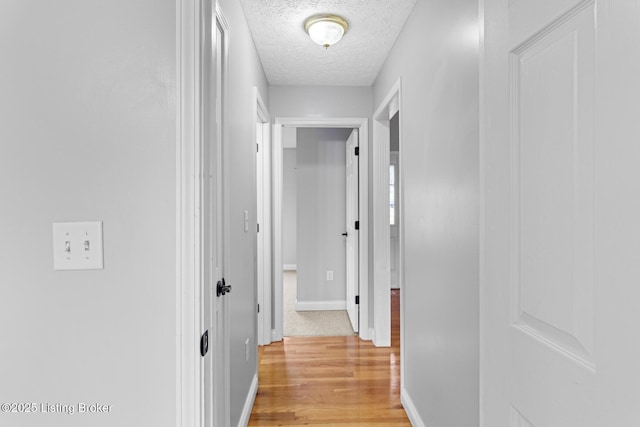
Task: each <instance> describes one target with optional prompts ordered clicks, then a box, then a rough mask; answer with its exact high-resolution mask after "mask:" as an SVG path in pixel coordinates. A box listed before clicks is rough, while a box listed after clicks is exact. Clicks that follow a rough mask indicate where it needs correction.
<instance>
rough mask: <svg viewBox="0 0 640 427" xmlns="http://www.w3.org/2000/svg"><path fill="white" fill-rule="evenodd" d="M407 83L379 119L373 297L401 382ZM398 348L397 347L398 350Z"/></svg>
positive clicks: (379, 333) (378, 329)
mask: <svg viewBox="0 0 640 427" xmlns="http://www.w3.org/2000/svg"><path fill="white" fill-rule="evenodd" d="M400 89H401V82H400V80H398V81H397V82H396V84H395V85H394V86H393V87H392V88H391V90H390V91H389V93H388V94H387V96H386V97H385V98H384V99H383V100H382V102H381V103H380V104H379V106H378V108H377V109H376V111H375V113H374V115H373V118H374V121H373V144H372V146H373V147H372V148H373V150H372V166H373V170H372V176H373V180H372V182H373V188H372V194H373V211H372V212H373V242H372V250H373V257H372V258H373V261H374V264H373V288H374V291H373V297H374V301H375V304H374V307H375V311H374V316H373V317H374V322H373V324H374V336H373V340H374V343H375V344H376V345H377V346H391V347H393V348H394V349H397V351H398V354H397V356H398V358H399V359H400V367H401V370H400V372H401V374H400V377H401V379H400V380H401V383H402V384H404V369H403V367H404V363H403V362H404V361H403V354H404V353H403V351H402V348H403V344H404V340H403V336H404V324H403V322H402V320H403V306H404V304H403V300H404V296H403V295H402V293H401V288H402V282H403V241H404V227H403V216H404V215H403V185H402V183H403V179H402V176H403V174H402V148H401V147H402V132H401V129H402V126H401V117H402V111H401V91H400ZM394 351H395V350H394Z"/></svg>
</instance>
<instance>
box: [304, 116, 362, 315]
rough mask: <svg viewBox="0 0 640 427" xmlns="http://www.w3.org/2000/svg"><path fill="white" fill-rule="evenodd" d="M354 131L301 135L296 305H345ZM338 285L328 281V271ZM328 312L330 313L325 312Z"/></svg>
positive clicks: (315, 131)
mask: <svg viewBox="0 0 640 427" xmlns="http://www.w3.org/2000/svg"><path fill="white" fill-rule="evenodd" d="M351 132H352V129H325V128H318V129H313V128H312V129H308V128H300V129H298V132H297V165H298V170H297V177H298V184H297V190H298V192H297V193H298V196H297V217H298V222H297V225H298V227H297V228H298V231H297V237H298V239H297V240H298V275H297V283H298V289H297V301H298V302H302V303H326V302H335V301H345V295H346V277H347V276H346V239H345V237H344V236H342V233H344V232H345V230H346V209H347V207H346V196H347V192H346V141H347V139H348V138H349V135H350V134H351ZM329 270H330V271H332V272H333V280H327V271H329ZM325 309H328V308H325Z"/></svg>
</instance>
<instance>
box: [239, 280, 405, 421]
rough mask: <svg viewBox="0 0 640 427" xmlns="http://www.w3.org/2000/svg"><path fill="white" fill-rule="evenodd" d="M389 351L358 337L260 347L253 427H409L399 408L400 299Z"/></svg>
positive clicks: (301, 339) (300, 339)
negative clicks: (320, 426)
mask: <svg viewBox="0 0 640 427" xmlns="http://www.w3.org/2000/svg"><path fill="white" fill-rule="evenodd" d="M391 304H392V310H391V312H392V315H391V318H392V325H391V328H392V335H391V342H392V346H391V347H390V348H376V347H375V346H373V344H371V342H368V341H361V340H360V339H359V338H358V337H352V336H347V337H287V338H285V339H284V340H283V341H281V342H276V343H272V344H271V345H269V346H265V347H260V349H259V354H258V363H259V373H258V375H259V381H258V382H259V387H258V395H257V396H256V400H255V404H254V407H253V411H252V413H251V418H250V420H249V426H303V425H304V426H310V425H311V426H313V425H317V426H319V425H322V426H333V427H346V426H376V427H387V426H388V427H402V426H411V423H410V422H409V419H408V418H407V415H406V413H405V411H404V409H403V407H402V405H401V404H400V315H399V312H400V294H399V291H392V295H391Z"/></svg>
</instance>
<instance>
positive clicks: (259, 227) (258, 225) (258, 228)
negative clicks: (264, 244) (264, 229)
mask: <svg viewBox="0 0 640 427" xmlns="http://www.w3.org/2000/svg"><path fill="white" fill-rule="evenodd" d="M256 225H257V226H258V233H259V232H260V224H256Z"/></svg>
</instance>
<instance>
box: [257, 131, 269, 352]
mask: <svg viewBox="0 0 640 427" xmlns="http://www.w3.org/2000/svg"><path fill="white" fill-rule="evenodd" d="M269 132H270V128H269V123H256V144H257V149H256V190H257V191H256V195H257V207H258V209H257V213H258V230H257V232H258V235H257V245H258V248H257V258H256V264H257V285H258V345H266V344H270V343H271V329H272V328H271V310H270V308H271V156H270V154H271V140H270V137H269Z"/></svg>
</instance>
